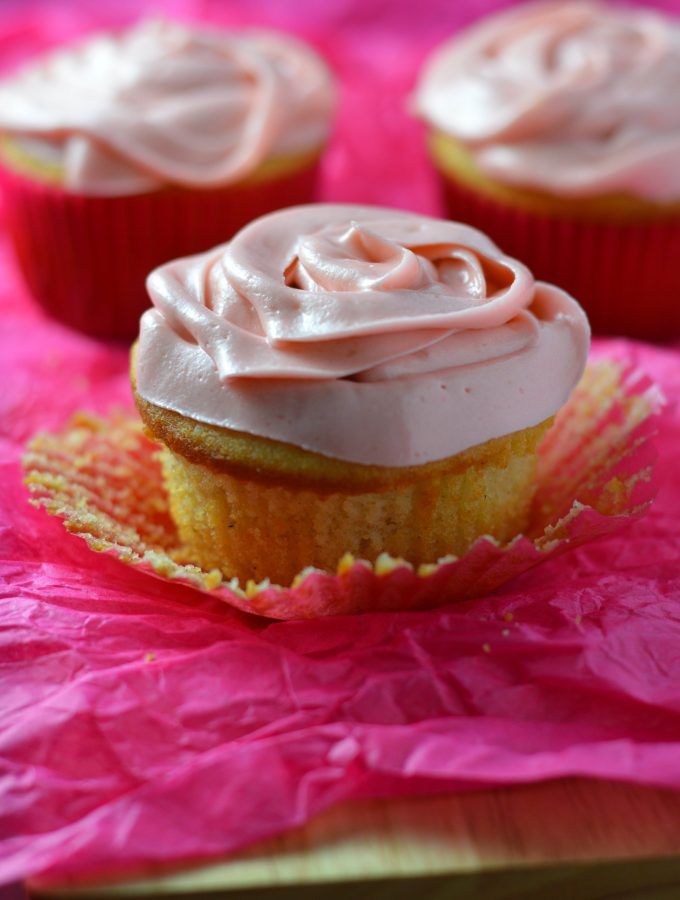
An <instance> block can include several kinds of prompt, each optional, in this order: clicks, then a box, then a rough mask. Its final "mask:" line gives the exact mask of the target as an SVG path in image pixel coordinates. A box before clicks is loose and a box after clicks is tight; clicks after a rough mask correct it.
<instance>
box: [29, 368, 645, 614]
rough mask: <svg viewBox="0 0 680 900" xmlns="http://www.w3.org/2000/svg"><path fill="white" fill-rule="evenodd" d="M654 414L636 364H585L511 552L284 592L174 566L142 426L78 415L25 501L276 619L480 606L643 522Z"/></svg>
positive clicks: (348, 570) (44, 439)
mask: <svg viewBox="0 0 680 900" xmlns="http://www.w3.org/2000/svg"><path fill="white" fill-rule="evenodd" d="M661 403H662V400H661V397H660V394H659V391H658V389H656V388H655V387H654V385H653V384H651V382H650V381H649V379H647V378H646V377H645V376H643V375H641V374H640V373H639V372H637V371H636V370H634V369H633V368H632V367H631V366H630V365H628V364H624V363H618V362H612V361H608V360H602V361H600V362H598V363H596V364H593V365H592V366H591V367H590V368H589V369H588V370H587V372H586V375H585V376H584V378H583V380H582V382H581V383H580V385H579V386H578V387H577V389H576V390H575V391H574V393H573V394H572V396H571V398H570V400H569V402H568V404H567V405H566V406H565V407H564V409H563V410H562V411H561V412H560V413H559V414H558V416H557V418H556V421H555V424H554V426H553V428H552V429H551V430H550V432H548V434H547V436H546V438H545V440H544V441H543V443H542V445H541V447H540V450H539V464H538V471H537V482H538V484H537V493H536V498H535V503H534V507H533V512H532V517H531V525H530V528H529V529H528V531H527V533H526V534H525V535H517V536H516V537H515V538H514V539H513V540H512V541H510V542H509V543H508V544H506V545H500V544H499V543H498V542H497V541H495V540H494V539H492V538H490V537H482V538H479V539H478V540H477V541H476V542H475V543H474V544H473V546H472V547H471V548H470V549H469V550H468V552H467V553H466V554H464V555H463V556H462V557H460V558H455V557H453V556H451V557H446V558H444V559H441V560H433V561H432V563H431V564H428V565H422V566H419V567H418V568H415V567H414V566H412V565H411V564H410V563H408V561H405V560H400V559H393V558H391V557H389V556H387V554H382V555H381V556H380V557H379V558H378V559H377V560H357V559H354V558H353V557H351V556H350V555H349V554H348V555H346V556H345V557H343V558H342V559H340V560H339V561H338V566H337V570H336V572H333V573H328V572H322V571H319V570H315V569H306V570H304V571H303V572H301V573H300V574H299V575H298V576H297V577H296V578H295V579H294V580H293V583H292V584H291V585H272V584H270V583H269V581H268V580H265V581H263V582H261V583H260V584H254V583H252V582H249V583H247V584H245V585H241V584H239V583H238V582H237V581H235V580H232V581H230V582H225V581H224V580H223V578H222V576H221V574H220V572H219V571H212V572H205V571H202V570H201V569H200V568H199V567H197V566H194V565H191V564H190V563H187V561H186V560H184V559H182V555H181V548H180V544H179V540H178V537H177V533H176V531H175V526H174V524H173V522H172V519H171V516H170V512H169V506H168V498H167V494H166V492H165V488H164V485H163V479H162V474H161V468H160V463H159V461H158V459H157V450H158V447H157V445H155V444H153V443H150V442H149V441H148V440H147V439H146V437H145V436H144V434H143V431H142V425H141V422H140V421H139V419H138V418H137V417H136V416H132V415H127V416H117V417H112V418H111V419H109V420H102V419H95V418H93V417H91V416H87V415H81V416H78V417H76V418H75V419H74V421H73V422H72V423H71V424H70V425H69V426H68V427H67V428H66V430H65V431H64V432H61V433H60V434H43V435H39V436H37V437H36V438H35V439H34V440H33V441H32V443H31V444H30V446H29V449H28V452H27V454H26V456H25V459H24V467H25V470H26V473H27V475H26V484H27V485H28V487H29V490H30V491H31V493H32V495H33V500H32V502H33V503H35V504H36V505H40V506H43V507H45V509H46V510H47V511H48V512H49V513H51V514H53V515H56V516H59V517H61V518H62V520H63V521H64V525H65V527H66V528H67V530H68V531H70V532H73V533H75V534H78V535H80V536H81V537H83V538H84V539H85V540H86V541H87V542H88V544H89V546H90V547H91V548H92V549H93V550H96V551H100V552H106V553H110V554H113V555H114V556H115V557H117V558H118V559H119V560H121V561H122V562H124V563H127V564H129V565H132V566H135V567H137V568H139V569H141V570H143V571H145V572H147V573H149V574H152V575H155V576H157V577H161V578H165V579H168V580H171V581H180V582H182V583H184V584H187V585H190V586H191V587H194V588H196V589H197V590H200V591H207V592H210V593H212V594H214V595H215V596H217V597H219V598H220V599H221V600H224V601H225V602H226V603H228V604H230V605H231V606H235V607H238V608H239V609H242V610H245V611H246V612H250V613H256V614H258V615H261V616H268V617H271V618H277V619H290V618H312V617H315V616H323V615H337V614H348V613H359V612H371V611H378V610H382V611H385V610H418V609H427V608H432V607H435V606H440V605H443V604H446V603H450V602H452V601H454V600H462V599H467V598H471V597H476V596H481V595H484V594H486V593H488V592H489V591H492V590H494V589H495V588H497V587H499V586H500V585H502V584H504V583H505V582H507V581H509V580H510V579H511V578H513V577H515V576H516V575H519V574H521V573H522V572H525V571H527V570H528V569H530V568H532V567H533V566H535V565H537V564H538V563H540V562H543V561H545V560H548V559H551V558H553V557H554V556H556V555H557V554H560V553H563V552H565V551H566V550H568V549H570V548H571V547H574V546H577V545H579V544H582V543H584V542H585V541H590V540H592V539H593V538H596V537H599V536H601V535H605V534H608V533H610V532H612V531H614V530H616V529H618V528H620V527H622V526H623V525H624V524H626V523H628V522H630V521H631V520H632V519H635V518H637V517H639V516H641V515H642V514H643V513H644V512H645V510H646V509H647V507H648V506H649V504H650V503H651V501H652V499H653V496H654V492H655V489H654V482H653V478H652V470H653V463H654V451H653V448H652V447H651V445H650V443H649V437H650V436H651V435H652V434H653V433H654V428H655V421H656V414H657V413H658V411H659V408H660V405H661Z"/></svg>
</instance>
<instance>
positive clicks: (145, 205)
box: [0, 20, 334, 339]
mask: <svg viewBox="0 0 680 900" xmlns="http://www.w3.org/2000/svg"><path fill="white" fill-rule="evenodd" d="M333 105H334V87H333V82H332V78H331V75H330V72H329V71H328V69H327V67H326V65H325V64H324V62H323V61H322V60H321V59H320V58H319V57H318V56H317V54H316V53H315V52H314V51H312V50H311V49H310V48H309V47H307V46H306V45H304V44H303V43H301V42H300V41H298V40H296V39H294V38H292V37H289V36H287V35H283V34H278V33H273V32H264V31H249V32H239V33H233V32H232V33H229V32H219V31H215V30H210V29H208V28H206V27H202V26H192V27H187V26H185V25H179V24H175V23H170V22H167V21H162V20H160V21H156V20H150V21H145V22H142V23H140V24H138V25H136V26H134V27H133V28H131V29H130V30H128V31H126V32H123V33H121V34H110V35H109V34H105V35H97V36H95V37H93V38H90V39H89V40H86V41H85V42H83V43H80V44H78V45H76V46H73V47H70V48H67V49H64V50H61V51H59V52H56V53H53V54H51V55H49V56H47V57H46V58H43V59H41V60H40V61H39V62H35V63H33V64H32V65H30V66H28V67H27V68H25V69H24V70H23V71H21V72H20V73H18V74H17V75H16V76H14V77H13V78H11V79H9V80H6V81H5V82H4V83H3V84H2V85H1V86H0V135H1V138H0V184H1V185H2V188H3V192H4V197H5V210H6V220H7V226H8V228H9V231H10V233H11V235H12V238H13V240H14V244H15V247H16V251H17V256H18V261H19V264H20V267H21V269H22V271H23V274H24V276H25V279H26V281H27V284H28V286H29V288H30V290H31V292H32V294H33V296H34V297H35V299H36V300H37V301H38V302H39V303H41V304H42V306H43V307H44V308H45V309H47V310H48V311H49V312H50V313H51V314H52V315H53V316H55V317H56V318H58V319H59V320H61V321H62V322H65V323H66V324H69V325H71V326H73V327H76V328H79V329H81V330H83V331H85V332H87V333H90V334H92V335H96V336H101V337H113V338H123V339H125V338H132V337H133V336H134V335H135V334H136V333H137V330H138V325H139V315H140V313H141V312H142V311H143V310H144V309H145V308H146V307H147V306H148V296H147V294H146V291H145V288H144V281H145V278H146V276H147V275H148V273H149V272H150V271H151V270H152V269H153V268H155V267H156V266H157V265H159V264H160V263H162V262H164V261H166V260H168V259H172V258H174V257H177V256H182V255H186V254H191V253H194V252H196V251H198V250H204V249H205V248H206V247H209V246H211V245H213V244H216V243H218V242H221V241H224V239H225V236H229V235H231V234H233V233H235V232H236V231H238V230H239V229H240V228H241V227H242V226H243V225H244V224H246V223H247V222H248V221H250V220H251V219H253V218H256V217H257V216H260V215H262V214H264V213H266V212H269V211H271V210H274V209H278V208H280V207H285V206H288V205H291V204H297V203H305V202H309V201H311V200H312V199H313V197H314V193H315V184H316V176H317V169H318V162H319V158H320V156H321V154H322V151H323V148H324V145H325V142H326V140H327V136H328V131H329V127H330V122H331V116H332V111H333Z"/></svg>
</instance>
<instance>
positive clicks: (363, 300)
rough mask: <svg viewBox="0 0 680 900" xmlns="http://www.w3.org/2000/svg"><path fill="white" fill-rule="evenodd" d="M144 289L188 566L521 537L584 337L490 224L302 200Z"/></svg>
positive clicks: (434, 548) (304, 563)
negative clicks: (546, 440) (539, 460)
mask: <svg viewBox="0 0 680 900" xmlns="http://www.w3.org/2000/svg"><path fill="white" fill-rule="evenodd" d="M147 286H148V291H149V295H150V297H151V300H152V302H153V308H152V309H150V310H149V311H147V312H146V313H145V314H144V315H143V317H142V320H141V330H140V335H139V340H138V343H137V345H136V348H135V351H134V353H133V364H132V375H133V387H134V392H135V398H136V402H137V406H138V409H139V411H140V414H141V416H142V419H143V421H144V423H145V426H146V428H147V430H148V432H149V434H150V436H151V437H152V438H153V439H154V440H156V441H158V442H159V443H160V444H162V445H163V447H164V449H163V450H162V461H163V468H164V477H165V482H166V486H167V489H168V493H169V496H170V508H171V512H172V516H173V518H174V521H175V523H176V525H177V528H178V532H179V535H180V537H181V540H182V542H183V545H184V550H183V554H184V556H185V559H186V560H190V561H192V562H194V563H196V564H198V565H200V566H201V567H202V568H203V569H219V570H220V571H221V572H222V573H223V575H224V576H226V577H227V578H232V577H236V578H239V579H240V580H241V581H243V580H245V579H253V580H255V581H262V580H264V579H270V580H271V581H272V582H275V583H278V584H281V585H286V584H289V583H290V582H291V579H293V578H294V576H295V575H296V574H297V573H299V572H300V571H301V570H302V569H304V568H305V567H308V566H314V567H317V568H320V569H325V570H328V571H335V568H336V565H337V563H338V561H339V560H340V558H341V557H342V556H343V555H344V554H345V553H351V554H353V555H354V556H356V557H360V558H363V559H367V560H369V561H373V560H374V559H375V558H376V557H377V556H378V555H379V554H380V553H382V552H387V553H389V554H391V555H392V556H393V557H401V558H404V559H406V560H408V561H409V562H411V563H413V564H420V563H428V562H434V561H436V560H437V559H439V558H441V557H443V556H445V555H448V554H461V553H463V552H464V551H465V549H466V548H467V547H469V546H470V545H471V544H472V543H473V542H474V540H475V539H476V538H477V537H478V536H479V535H481V534H490V535H492V536H493V537H495V538H496V539H497V540H499V541H506V540H508V539H510V538H511V537H513V536H514V535H515V534H518V533H519V532H521V531H522V529H523V528H524V527H525V525H526V522H527V517H528V513H529V507H530V504H531V500H532V496H533V492H534V466H535V459H536V448H537V445H538V443H539V441H540V440H541V438H542V436H543V435H544V433H545V431H546V429H547V428H548V427H549V426H550V423H551V421H552V418H553V416H554V415H555V413H556V412H557V410H558V409H559V408H560V407H561V406H562V405H563V404H564V402H565V400H566V399H567V397H568V396H569V394H570V392H571V390H572V388H573V387H574V386H575V384H576V383H577V381H578V380H579V378H580V376H581V373H582V371H583V367H584V364H585V359H586V355H587V351H588V342H589V329H588V323H587V320H586V318H585V315H584V313H583V311H582V310H581V308H580V306H579V305H578V304H577V303H576V302H575V301H574V300H573V299H572V298H571V297H569V296H568V295H567V294H566V293H565V292H564V291H562V290H560V289H559V288H556V287H552V286H551V285H547V284H541V283H536V282H535V281H534V279H533V277H532V275H531V273H530V272H529V270H528V269H527V268H526V267H525V266H524V265H523V264H522V263H520V262H517V261H516V260H514V259H512V258H510V257H507V256H504V255H503V254H502V253H501V252H500V251H499V250H498V248H497V247H496V246H495V245H494V244H493V243H492V242H491V241H490V240H489V239H488V238H487V237H485V236H484V235H483V234H482V233H480V232H479V231H477V230H475V229H473V228H470V227H469V226H467V225H462V224H459V223H454V222H446V221H442V220H437V219H432V218H428V217H424V216H419V215H415V214H412V213H406V212H399V211H395V210H388V209H380V208H372V207H363V206H351V205H310V206H302V207H298V208H293V209H288V210H282V211H279V212H276V213H272V214H270V215H268V216H264V217H262V218H260V219H258V220H257V221H255V222H252V223H251V224H249V225H248V226H246V227H245V228H244V229H242V230H241V231H240V232H239V233H238V234H237V235H236V236H235V237H234V238H233V239H232V240H231V241H230V242H229V243H227V244H223V245H222V246H219V247H217V248H216V249H214V250H211V251H209V252H208V253H204V254H201V255H198V256H193V257H190V258H185V259H180V260H177V261H174V262H171V263H168V264H166V265H164V266H162V267H161V268H159V269H157V270H156V271H154V272H153V273H152V274H151V275H150V277H149V279H148V282H147Z"/></svg>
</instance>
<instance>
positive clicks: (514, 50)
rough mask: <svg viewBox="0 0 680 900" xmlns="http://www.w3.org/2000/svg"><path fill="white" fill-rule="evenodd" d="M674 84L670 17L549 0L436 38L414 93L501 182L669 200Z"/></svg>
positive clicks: (674, 29) (676, 189)
mask: <svg viewBox="0 0 680 900" xmlns="http://www.w3.org/2000/svg"><path fill="white" fill-rule="evenodd" d="M679 92H680V23H678V22H677V21H676V20H673V19H670V18H666V17H664V16H662V15H661V14H660V13H658V12H655V11H652V10H646V9H642V8H634V7H628V6H625V7H624V6H619V7H617V6H612V5H605V4H600V3H595V2H564V3H560V2H558V3H555V2H548V3H539V4H530V5H527V6H520V7H519V8H518V9H514V10H511V11H509V12H506V13H503V14H500V15H496V16H493V17H491V18H489V19H488V20H485V21H483V22H482V23H481V24H479V25H477V26H475V27H473V28H471V29H469V30H468V31H467V32H464V33H463V34H461V35H459V36H456V37H455V38H454V39H453V40H451V41H450V42H448V43H446V44H444V45H443V46H442V47H441V48H440V49H439V50H438V51H437V52H436V53H435V54H434V55H433V57H432V58H431V60H430V61H429V63H428V65H427V66H426V68H425V70H424V72H423V75H422V78H421V81H420V85H419V88H418V91H417V95H416V98H415V102H416V107H417V109H418V111H419V112H420V114H421V115H422V116H423V117H424V118H425V119H426V120H427V121H428V122H429V123H430V124H431V125H432V126H433V127H434V128H435V129H437V130H440V131H443V132H445V133H448V134H450V135H451V136H453V137H454V138H456V139H457V140H459V141H461V142H462V143H463V144H465V145H466V146H467V147H468V149H469V150H470V151H471V153H472V155H473V156H474V158H475V160H476V161H477V164H478V165H479V167H480V168H481V169H482V170H483V171H484V172H486V173H487V174H488V175H490V176H492V177H493V178H495V179H497V180H500V181H502V182H505V183H509V184H513V185H519V186H527V187H533V188H539V189H544V190H547V191H549V192H551V193H554V194H560V195H565V196H588V195H593V194H600V193H605V192H619V191H620V192H624V193H628V194H630V195H633V196H639V197H642V198H647V199H651V200H676V199H679V198H680V165H678V160H679V159H680V103H679V102H678V94H679Z"/></svg>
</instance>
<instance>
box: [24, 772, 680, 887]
mask: <svg viewBox="0 0 680 900" xmlns="http://www.w3.org/2000/svg"><path fill="white" fill-rule="evenodd" d="M29 889H30V891H31V893H32V894H34V895H36V896H42V897H47V898H53V900H56V898H62V900H63V898H68V900H85V898H86V897H92V898H98V900H129V898H131V897H148V896H151V895H156V896H158V895H172V896H173V898H174V900H178V898H179V897H182V896H188V895H192V896H196V895H197V894H205V895H209V894H212V895H221V896H223V897H225V898H227V900H234V898H236V897H244V898H248V900H260V898H263V900H264V898H270V897H271V898H272V900H287V898H293V897H295V898H300V900H306V898H308V897H309V898H312V897H323V898H326V897H328V898H335V897H338V898H339V897H348V896H351V897H352V898H361V900H364V898H365V900H369V898H370V900H383V898H384V900H387V898H395V900H400V898H402V897H403V898H407V897H417V898H418V900H443V898H462V900H467V898H473V897H475V898H476V897H479V898H482V897H483V898H484V900H501V898H502V900H510V898H514V900H539V898H541V900H542V898H547V900H561V898H570V900H572V898H574V897H578V898H579V900H590V898H593V900H595V898H605V897H607V898H614V897H628V898H636V900H637V898H650V900H651V898H654V900H671V898H678V897H680V793H676V792H673V791H664V790H657V789H653V788H641V787H630V786H626V785H620V784H613V783H608V782H595V781H583V780H571V781H558V782H550V783H547V784H539V785H530V786H520V787H515V788H507V789H502V790H486V791H478V792H475V793H469V794H463V795H457V796H453V797H451V796H447V797H430V798H414V799H409V800H401V801H394V800H381V801H370V802H369V801H362V802H356V803H351V804H345V805H343V806H339V807H336V808H335V809H332V810H329V811H328V812H326V813H325V814H323V815H321V816H318V817H317V818H316V819H315V820H314V821H313V822H311V823H309V824H308V825H307V826H306V827H305V828H301V829H297V830H296V831H292V832H289V833H287V834H285V835H282V836H280V837H278V838H276V839H273V840H269V841H267V842H265V843H261V844H258V845H257V846H255V847H252V848H250V849H249V850H248V851H246V852H244V853H241V854H239V855H238V856H235V857H232V858H231V859H230V860H228V861H224V862H217V863H213V864H210V865H203V866H200V867H192V868H184V869H183V870H181V871H175V872H174V873H168V872H167V871H166V872H165V873H164V874H163V873H160V872H159V871H158V870H148V871H146V872H144V873H140V877H139V878H136V879H134V880H128V881H125V882H123V883H119V884H115V885H114V884H110V883H109V884H103V883H87V884H83V883H80V884H76V883H75V882H71V883H69V882H63V883H61V884H60V885H58V886H52V887H50V889H49V890H46V889H44V888H41V887H40V885H39V883H38V882H32V883H30V884H29Z"/></svg>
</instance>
